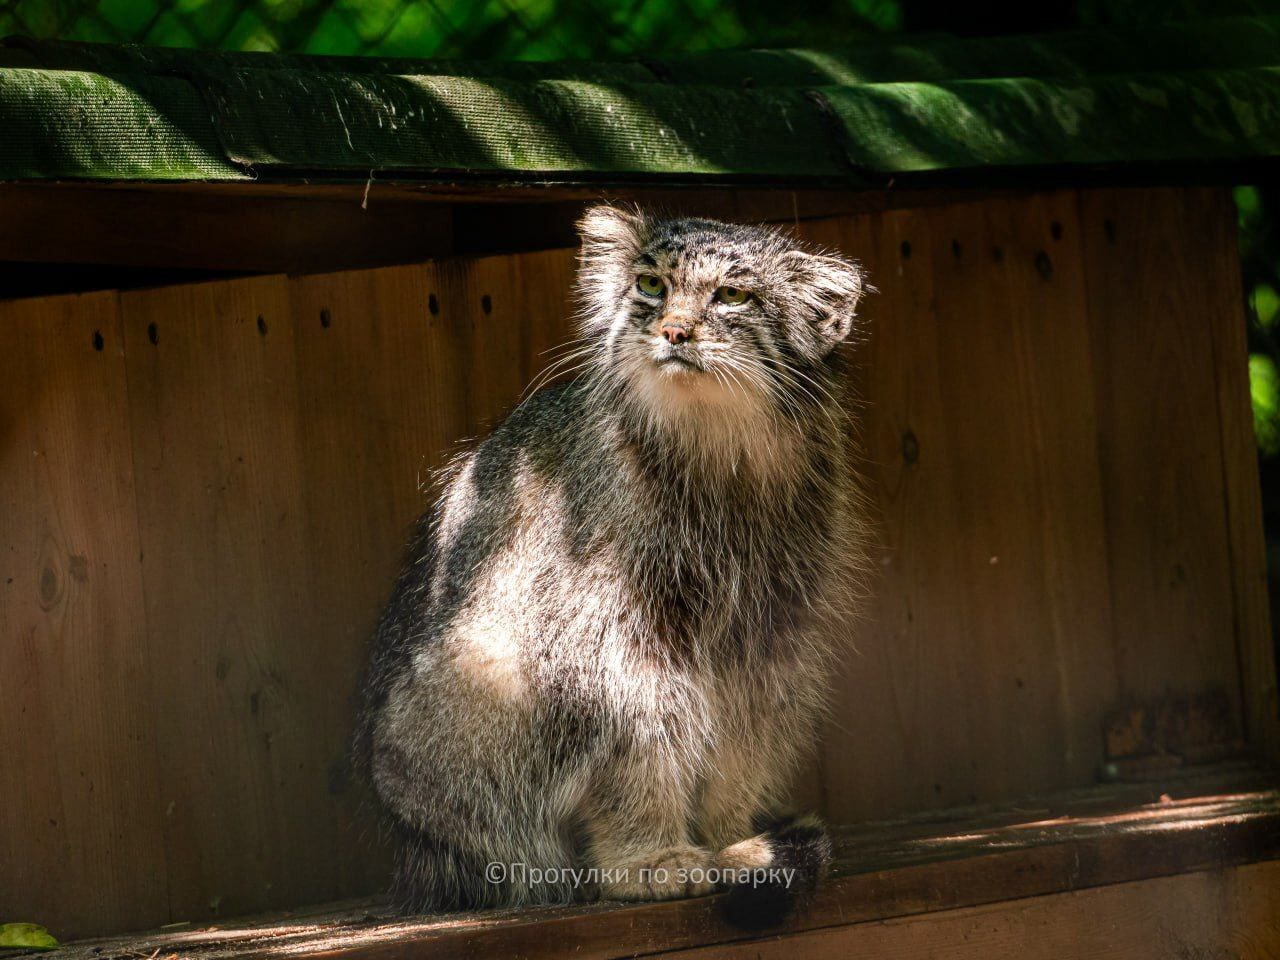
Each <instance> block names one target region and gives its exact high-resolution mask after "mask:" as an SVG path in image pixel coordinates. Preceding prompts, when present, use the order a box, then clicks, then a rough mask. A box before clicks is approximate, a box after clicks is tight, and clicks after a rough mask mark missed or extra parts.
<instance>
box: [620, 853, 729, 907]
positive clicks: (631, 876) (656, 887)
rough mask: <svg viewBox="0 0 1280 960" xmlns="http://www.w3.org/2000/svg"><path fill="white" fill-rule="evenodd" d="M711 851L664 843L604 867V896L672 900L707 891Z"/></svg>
mask: <svg viewBox="0 0 1280 960" xmlns="http://www.w3.org/2000/svg"><path fill="white" fill-rule="evenodd" d="M711 866H712V859H711V851H709V850H705V849H703V848H702V847H695V846H691V845H689V844H680V845H677V846H673V847H664V848H662V849H660V850H655V851H653V852H652V853H648V854H645V855H644V856H641V857H637V858H636V859H634V860H632V861H630V862H629V863H625V864H623V865H621V866H619V867H616V868H614V869H613V870H612V871H607V872H606V876H605V881H604V882H603V883H602V884H601V886H600V895H601V896H602V897H603V898H604V899H606V900H676V899H679V898H680V897H701V896H704V895H705V894H708V893H711V892H712V891H713V890H714V889H715V884H714V883H712V882H711V880H710V879H709V877H714V874H713V873H711Z"/></svg>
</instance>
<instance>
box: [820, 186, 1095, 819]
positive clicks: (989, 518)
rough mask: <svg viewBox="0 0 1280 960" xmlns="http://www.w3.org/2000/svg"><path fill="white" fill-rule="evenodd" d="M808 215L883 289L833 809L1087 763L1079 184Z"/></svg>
mask: <svg viewBox="0 0 1280 960" xmlns="http://www.w3.org/2000/svg"><path fill="white" fill-rule="evenodd" d="M802 232H803V233H804V234H805V235H806V236H808V237H810V238H812V239H815V240H817V241H819V242H822V243H824V244H825V245H828V246H832V247H835V248H838V249H841V250H843V251H845V252H846V253H849V254H851V255H853V256H856V257H859V258H860V259H862V260H863V262H864V263H865V265H866V268H867V271H868V274H869V276H870V278H871V280H872V282H873V283H875V284H876V286H877V287H878V288H879V291H878V292H877V293H875V294H873V295H871V296H869V297H868V298H867V301H866V304H865V307H864V315H865V318H866V323H867V325H868V328H869V331H870V340H869V342H868V343H867V344H865V346H864V347H863V349H862V350H861V360H862V365H863V367H864V371H863V377H862V379H863V387H862V389H863V391H864V395H865V397H866V400H867V402H866V407H865V421H866V422H865V425H864V432H865V443H866V461H865V462H866V467H865V469H866V471H867V473H868V479H869V482H870V487H871V490H872V492H873V493H874V495H875V498H876V503H877V507H878V510H879V516H878V517H877V518H876V520H877V521H878V527H877V531H876V532H877V533H878V538H877V539H878V542H877V544H876V559H877V561H878V563H877V567H878V569H879V572H880V576H879V577H878V578H877V579H876V581H875V583H874V584H873V586H872V590H871V592H872V599H871V603H870V606H869V609H868V611H867V613H866V617H865V622H864V623H863V624H861V625H859V626H858V627H857V628H856V629H854V630H853V632H852V636H851V638H850V639H851V642H852V644H853V647H854V648H855V652H853V653H851V655H850V656H849V658H848V661H847V664H846V670H845V671H844V673H843V674H842V676H841V677H840V678H839V681H838V684H837V693H836V698H835V702H834V704H833V711H832V724H831V726H830V727H829V728H828V731H827V736H826V738H825V740H824V745H823V753H822V757H821V771H822V773H821V779H822V781H823V788H822V790H821V793H820V796H821V797H822V800H823V806H824V807H825V808H826V812H827V814H828V816H830V817H831V818H832V819H834V820H836V821H838V822H848V821H850V820H856V819H859V818H862V817H867V816H885V815H888V814H889V813H890V812H892V811H893V810H895V809H901V808H902V804H904V803H906V804H908V805H910V806H911V807H913V808H921V807H928V806H939V805H945V804H949V803H963V802H973V801H975V800H985V799H990V798H994V797H999V796H1009V795H1015V794H1017V793H1018V792H1026V791H1035V790H1045V789H1051V788H1054V787H1058V786H1064V785H1067V784H1070V783H1079V782H1082V781H1085V780H1087V779H1088V778H1089V777H1090V776H1092V774H1093V771H1094V770H1096V768H1097V766H1098V764H1099V763H1100V761H1101V760H1102V738H1101V725H1102V720H1103V717H1104V715H1105V711H1106V710H1107V708H1108V707H1109V706H1110V705H1111V704H1112V703H1113V702H1114V699H1115V696H1116V675H1115V671H1116V667H1115V658H1114V654H1113V651H1112V647H1111V623H1110V616H1111V612H1110V604H1111V597H1110V592H1109V582H1108V576H1107V564H1106V531H1105V527H1104V514H1103V509H1102V491H1101V475H1100V471H1099V467H1098V459H1097V452H1096V434H1095V427H1094V424H1095V409H1094V407H1095V400H1094V396H1093V388H1092V381H1091V376H1090V371H1091V364H1092V354H1091V351H1090V344H1089V327H1088V323H1087V319H1086V316H1085V303H1084V298H1083V284H1082V277H1081V263H1080V259H1081V257H1080V240H1079V232H1078V230H1077V229H1076V199H1075V196H1074V195H1073V194H1069V193H1061V194H1052V195H1046V196H1043V197H1037V198H1034V199H1032V200H1028V201H1019V202H1016V203H1015V202H1006V201H993V202H991V203H988V204H984V205H981V206H979V205H971V206H958V207H951V208H941V209H936V210H917V211H900V212H897V213H893V214H888V215H884V216H878V217H874V218H855V219H844V218H842V219H840V220H833V221H827V222H825V223H823V224H817V225H805V227H804V229H803V230H802ZM939 717H946V718H947V720H946V722H943V723H940V722H938V718H939ZM809 792H810V794H811V795H812V791H811V790H810V791H809Z"/></svg>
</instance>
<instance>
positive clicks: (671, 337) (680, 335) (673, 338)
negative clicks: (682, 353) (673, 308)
mask: <svg viewBox="0 0 1280 960" xmlns="http://www.w3.org/2000/svg"><path fill="white" fill-rule="evenodd" d="M660 332H661V334H662V336H663V337H664V338H665V339H666V341H667V343H684V342H685V341H686V340H688V339H689V328H688V327H686V326H685V325H684V324H683V323H677V322H676V321H674V320H668V321H667V322H665V323H664V324H663V325H662V330H661V331H660Z"/></svg>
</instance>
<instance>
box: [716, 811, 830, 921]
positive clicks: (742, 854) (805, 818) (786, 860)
mask: <svg viewBox="0 0 1280 960" xmlns="http://www.w3.org/2000/svg"><path fill="white" fill-rule="evenodd" d="M762 826H763V832H762V833H761V834H760V835H759V836H756V837H753V838H751V839H750V840H744V841H742V842H741V843H735V844H734V845H733V846H731V847H728V848H727V849H725V850H723V851H722V852H721V853H720V855H719V856H718V857H717V858H716V860H717V866H718V867H720V870H721V875H722V878H726V877H727V878H728V880H727V882H724V883H722V889H724V890H725V891H726V892H727V894H728V895H727V896H726V897H724V899H723V901H722V903H723V908H722V909H723V911H724V917H725V919H726V920H727V921H728V922H729V923H731V924H732V925H733V926H735V927H737V928H738V929H740V930H761V929H764V928H766V927H772V926H775V925H777V924H779V923H781V922H782V921H783V920H785V919H786V918H787V917H788V916H790V915H791V914H792V913H795V912H796V911H797V910H801V909H804V907H805V906H806V904H807V901H808V900H809V898H810V897H811V896H812V894H813V891H814V889H815V888H816V887H817V885H818V882H819V881H820V880H821V879H822V878H823V877H825V876H826V875H827V873H828V872H829V870H830V868H831V860H832V857H833V854H834V846H833V844H832V842H831V835H830V834H829V833H828V832H827V828H826V826H825V825H824V824H823V823H822V821H821V820H819V819H818V818H817V817H815V816H813V815H812V814H800V815H793V816H787V817H782V818H779V819H775V820H773V821H770V822H766V823H765V824H763V825H762Z"/></svg>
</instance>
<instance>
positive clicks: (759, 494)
mask: <svg viewBox="0 0 1280 960" xmlns="http://www.w3.org/2000/svg"><path fill="white" fill-rule="evenodd" d="M580 233H581V235H582V253H581V266H580V272H579V293H580V297H581V303H582V314H581V324H580V333H581V337H580V338H579V339H578V340H576V341H575V342H574V343H573V344H571V345H570V348H569V352H568V353H567V354H566V355H565V357H564V359H563V364H566V365H576V368H577V369H576V373H577V376H576V378H575V379H573V380H571V381H570V382H568V383H567V384H564V385H560V386H556V387H552V388H545V389H541V390H536V391H534V392H533V393H532V394H531V395H530V396H529V398H528V399H527V400H525V402H524V403H522V404H521V405H520V406H519V407H518V408H517V409H516V410H515V411H514V412H513V413H512V414H510V416H509V417H508V418H507V419H506V420H505V422H503V423H502V424H501V425H499V426H498V427H497V428H496V429H494V430H493V431H492V433H491V434H490V435H489V436H488V438H487V439H485V440H484V441H483V442H481V443H479V444H478V445H476V446H474V447H473V448H472V449H470V450H468V451H467V452H465V453H463V454H461V455H460V456H458V457H457V458H455V459H454V461H453V462H452V464H451V465H450V466H449V467H448V468H447V470H445V471H444V473H443V476H442V478H441V482H442V486H441V494H440V497H439V500H438V502H437V504H436V507H435V509H434V510H433V511H432V512H431V513H430V514H428V515H427V516H426V517H424V518H423V520H422V521H421V523H420V527H419V530H418V534H417V536H416V539H415V542H414V544H413V545H412V547H411V553H410V557H409V562H408V564H407V566H406V568H405V570H404V572H403V574H402V575H401V577H400V579H399V581H398V583H397V584H396V586H395V589H394V592H393V595H392V598H391V601H390V603H389V605H388V607H387V609H386V612H385V614H384V616H383V618H382V621H381V623H380V625H379V627H378V631H377V634H376V637H375V639H374V642H373V649H372V658H371V664H370V668H369V672H368V676H367V680H366V687H365V701H366V702H365V708H364V711H363V715H362V719H361V723H360V729H359V734H358V737H357V750H358V754H359V756H360V758H361V759H362V761H363V763H364V766H365V768H366V770H367V772H368V774H369V775H370V777H371V778H372V781H373V785H374V788H375V791H376V793H377V796H378V798H379V800H380V801H381V804H382V806H383V808H384V810H385V812H386V815H387V819H388V822H389V823H390V824H391V825H392V828H393V830H394V832H395V835H396V837H397V843H398V851H399V852H398V866H397V871H396V876H395V880H394V895H395V898H396V900H397V902H398V903H399V905H400V906H401V907H403V908H404V909H406V910H411V911H424V910H440V909H458V908H469V907H478V906H507V905H520V904H532V903H563V902H568V901H571V900H581V899H589V898H594V897H604V898H613V899H624V900H651V899H665V898H672V897H684V896H690V895H697V894H702V893H707V892H710V891H711V890H712V889H713V887H714V886H715V884H714V882H713V880H714V878H715V874H714V873H707V872H705V871H707V870H708V868H712V867H723V868H726V869H727V868H742V867H767V866H769V865H771V864H774V865H776V864H778V863H780V862H781V860H780V858H781V857H782V856H783V855H784V854H785V855H786V856H788V857H791V858H792V859H793V860H795V861H796V862H797V863H799V862H801V861H804V862H807V863H808V864H809V866H808V867H807V868H806V871H807V873H806V875H808V876H810V877H811V875H812V874H814V873H817V872H820V870H821V868H822V866H823V865H824V864H825V862H826V859H827V857H828V856H829V843H828V842H827V841H826V840H825V833H823V831H821V830H820V829H819V828H817V827H816V826H814V824H812V823H809V824H808V827H806V829H808V828H809V827H811V828H813V829H811V830H809V832H808V833H803V832H801V833H797V832H796V831H795V830H794V829H792V831H791V833H790V834H788V833H787V832H786V830H785V829H780V828H778V827H777V825H776V824H775V827H774V828H773V829H765V830H763V831H762V830H761V829H760V825H761V823H763V822H765V821H767V820H768V818H769V817H771V816H775V815H776V814H777V812H778V811H779V810H780V809H781V808H782V805H783V803H784V800H785V793H786V789H787V785H788V781H789V779H790V778H791V777H792V775H793V773H794V771H795V768H796V765H797V761H798V759H799V758H800V757H801V755H802V753H803V751H804V750H805V748H806V747H807V746H808V745H810V744H811V743H812V742H813V740H814V735H815V724H816V722H817V720H818V718H819V715H820V713H821V710H822V708H823V704H824V695H825V690H826V683H827V676H828V671H829V668H830V666H831V662H832V659H833V657H834V656H835V655H836V653H837V651H836V650H835V649H833V644H832V643H831V642H830V641H829V639H828V637H829V634H830V633H831V631H829V630H828V629H826V624H827V623H828V622H829V621H830V620H831V618H833V617H839V618H843V617H846V616H847V615H848V613H849V612H850V609H851V607H854V606H856V600H857V598H858V596H859V593H860V587H859V584H860V583H862V572H863V553H864V540H865V536H864V531H865V524H864V520H863V518H864V515H865V509H864V504H863V502H862V499H861V496H860V493H859V487H858V484H857V481H856V478H855V464H854V462H853V456H852V452H851V445H852V441H851V436H852V433H851V426H852V425H851V423H850V422H849V414H848V410H847V405H846V403H845V402H843V400H842V398H844V397H845V396H847V394H846V391H845V382H844V381H845V376H846V373H845V362H844V358H843V357H842V355H841V351H840V350H838V349H837V347H838V346H839V345H840V344H841V343H842V342H844V341H846V340H847V339H848V338H849V337H850V336H851V334H854V333H855V332H856V328H857V320H856V313H855V308H856V306H857V303H858V299H859V297H860V296H861V294H862V292H863V278H862V274H861V271H860V269H859V267H858V266H857V265H856V264H855V263H853V262H851V261H849V260H846V259H843V258H841V257H839V256H836V255H834V254H831V253H828V252H824V251H819V250H813V249H808V248H805V247H803V246H801V245H799V244H798V243H797V242H796V241H795V240H794V239H792V238H790V237H788V236H786V235H785V234H783V233H780V232H776V231H773V230H769V229H765V228H761V227H753V226H739V225H730V224H724V223H717V222H712V221H707V220H696V219H660V218H657V217H654V216H652V215H648V214H646V213H644V212H641V211H638V210H624V209H619V208H616V207H610V206H603V207H597V208H594V209H592V210H590V211H589V212H588V213H587V214H586V216H585V217H584V218H583V220H582V221H581V223H580ZM654 278H657V280H656V281H655V279H654ZM725 288H728V289H729V293H725ZM676 327H679V329H680V334H679V335H677V334H675V333H673V332H672V330H673V329H674V328H676ZM664 328H665V330H664ZM762 818H764V819H763V820H762ZM788 837H790V840H788ZM805 837H807V840H806V839H804V838H805ZM788 844H790V845H788ZM824 844H826V845H825V846H824ZM801 847H804V848H805V850H806V851H807V853H806V852H804V851H801V849H800V848H801ZM824 851H825V853H824ZM806 858H807V859H806ZM491 863H496V864H501V865H503V869H502V870H501V871H500V872H501V873H502V874H503V876H502V877H500V878H499V877H498V874H497V873H495V872H493V869H492V868H488V865H489V864H491ZM516 864H524V865H525V866H526V869H525V870H524V871H521V870H520V869H519V868H513V866H512V865H516ZM530 867H536V868H538V869H539V870H545V871H547V872H546V873H543V874H540V875H535V874H534V872H533V871H532V870H528V869H527V868H530ZM566 867H573V868H575V869H576V870H578V871H580V872H579V873H577V874H576V875H569V871H567V870H564V869H563V868H566ZM549 868H552V869H549ZM487 869H489V870H490V872H489V875H488V876H486V870H487ZM535 877H536V878H535ZM708 877H710V878H711V879H708ZM548 878H553V879H548Z"/></svg>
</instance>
